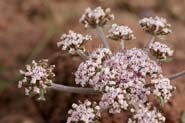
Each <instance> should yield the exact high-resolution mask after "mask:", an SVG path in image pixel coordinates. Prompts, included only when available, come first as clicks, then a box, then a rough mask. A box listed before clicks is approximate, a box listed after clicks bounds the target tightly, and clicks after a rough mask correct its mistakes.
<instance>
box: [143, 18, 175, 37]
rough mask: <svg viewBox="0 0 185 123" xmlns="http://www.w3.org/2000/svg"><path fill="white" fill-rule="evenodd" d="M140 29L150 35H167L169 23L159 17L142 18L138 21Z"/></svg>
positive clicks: (169, 30) (169, 31)
mask: <svg viewBox="0 0 185 123" xmlns="http://www.w3.org/2000/svg"><path fill="white" fill-rule="evenodd" d="M139 24H140V25H141V27H142V29H143V30H144V31H145V32H147V33H150V34H152V35H167V34H169V33H171V32H172V31H171V29H170V27H171V25H170V24H168V23H167V21H166V19H164V18H161V17H157V16H156V17H150V18H143V19H141V20H140V21H139Z"/></svg>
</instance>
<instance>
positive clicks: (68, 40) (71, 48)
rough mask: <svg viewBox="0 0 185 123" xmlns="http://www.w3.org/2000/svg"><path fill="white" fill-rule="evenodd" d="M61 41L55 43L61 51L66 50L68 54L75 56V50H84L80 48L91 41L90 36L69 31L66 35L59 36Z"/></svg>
mask: <svg viewBox="0 0 185 123" xmlns="http://www.w3.org/2000/svg"><path fill="white" fill-rule="evenodd" d="M60 39H61V41H59V42H58V43H57V46H58V47H61V49H62V50H67V51H68V52H69V53H70V54H75V53H76V52H77V50H84V49H83V48H82V47H81V46H82V45H83V44H84V43H85V42H86V41H88V40H91V36H90V35H86V36H83V35H82V34H79V33H75V32H73V31H69V32H68V34H63V35H62V36H61V38H60Z"/></svg>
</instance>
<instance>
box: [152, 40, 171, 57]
mask: <svg viewBox="0 0 185 123" xmlns="http://www.w3.org/2000/svg"><path fill="white" fill-rule="evenodd" d="M149 48H150V51H151V53H152V54H153V55H154V56H155V57H156V58H158V59H167V58H168V57H170V56H172V55H173V50H171V49H170V48H169V47H168V46H167V45H166V44H162V43H160V42H154V43H152V44H151V45H150V46H149Z"/></svg>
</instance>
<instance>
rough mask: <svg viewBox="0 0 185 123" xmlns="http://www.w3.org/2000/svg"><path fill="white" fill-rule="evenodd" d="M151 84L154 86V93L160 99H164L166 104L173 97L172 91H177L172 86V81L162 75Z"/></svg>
mask: <svg viewBox="0 0 185 123" xmlns="http://www.w3.org/2000/svg"><path fill="white" fill-rule="evenodd" d="M151 83H152V84H154V87H153V89H152V93H153V94H154V95H156V96H158V97H162V98H163V100H164V102H167V101H168V100H169V99H170V97H171V96H172V91H173V90H174V89H175V87H173V86H172V85H171V84H170V80H169V79H168V78H166V77H163V76H162V75H160V76H159V77H158V78H157V79H152V80H151Z"/></svg>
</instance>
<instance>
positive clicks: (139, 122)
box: [128, 106, 166, 123]
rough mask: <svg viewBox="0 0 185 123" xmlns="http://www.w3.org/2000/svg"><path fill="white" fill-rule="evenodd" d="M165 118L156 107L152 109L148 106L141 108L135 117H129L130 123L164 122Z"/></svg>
mask: <svg viewBox="0 0 185 123" xmlns="http://www.w3.org/2000/svg"><path fill="white" fill-rule="evenodd" d="M165 120H166V118H165V117H164V116H163V115H162V114H161V113H160V112H159V111H157V109H156V108H153V109H151V108H150V107H149V106H147V107H141V108H139V109H138V110H137V112H136V113H135V114H134V115H133V117H132V118H129V120H128V123H164V122H165Z"/></svg>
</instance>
